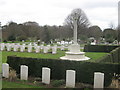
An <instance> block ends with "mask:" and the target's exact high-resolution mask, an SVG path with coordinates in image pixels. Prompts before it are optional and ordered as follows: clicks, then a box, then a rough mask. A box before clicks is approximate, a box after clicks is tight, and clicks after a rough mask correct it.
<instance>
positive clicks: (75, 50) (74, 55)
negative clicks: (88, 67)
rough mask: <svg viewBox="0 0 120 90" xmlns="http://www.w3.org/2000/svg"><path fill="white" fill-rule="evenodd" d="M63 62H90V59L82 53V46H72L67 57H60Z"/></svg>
mask: <svg viewBox="0 0 120 90" xmlns="http://www.w3.org/2000/svg"><path fill="white" fill-rule="evenodd" d="M60 59H62V60H73V61H84V60H89V59H90V58H89V57H86V56H85V52H81V51H80V45H78V44H72V45H71V46H70V51H69V52H66V55H65V56H63V57H60Z"/></svg>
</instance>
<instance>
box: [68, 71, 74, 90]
mask: <svg viewBox="0 0 120 90" xmlns="http://www.w3.org/2000/svg"><path fill="white" fill-rule="evenodd" d="M66 87H69V88H74V87H75V71H74V70H67V71H66Z"/></svg>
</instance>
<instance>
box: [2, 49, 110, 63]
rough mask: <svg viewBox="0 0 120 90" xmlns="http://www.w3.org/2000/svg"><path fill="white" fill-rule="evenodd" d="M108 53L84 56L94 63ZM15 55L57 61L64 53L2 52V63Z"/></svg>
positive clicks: (93, 53) (91, 53)
mask: <svg viewBox="0 0 120 90" xmlns="http://www.w3.org/2000/svg"><path fill="white" fill-rule="evenodd" d="M106 54H108V53H103V52H86V53H85V55H86V56H87V57H90V58H91V59H90V60H89V61H95V60H97V59H99V58H101V57H103V56H105V55H106ZM12 55H16V56H18V57H32V58H46V59H59V58H60V57H61V56H64V55H65V51H61V50H59V51H58V52H57V54H55V55H54V54H51V53H47V54H43V53H28V52H12V51H11V52H7V51H3V52H2V63H6V61H7V56H12Z"/></svg>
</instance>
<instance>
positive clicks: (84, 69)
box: [7, 56, 118, 86]
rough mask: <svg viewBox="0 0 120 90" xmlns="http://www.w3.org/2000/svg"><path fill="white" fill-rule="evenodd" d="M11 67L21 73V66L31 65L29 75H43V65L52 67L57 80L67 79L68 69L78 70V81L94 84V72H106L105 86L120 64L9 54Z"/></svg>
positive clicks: (53, 75) (52, 75) (54, 77)
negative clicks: (24, 56)
mask: <svg viewBox="0 0 120 90" xmlns="http://www.w3.org/2000/svg"><path fill="white" fill-rule="evenodd" d="M7 63H9V65H10V67H12V68H13V69H15V70H16V71H17V73H18V74H19V73H20V66H21V65H27V66H28V67H29V76H33V77H42V76H41V75H42V67H48V68H51V78H52V79H55V80H60V79H65V75H66V70H75V71H76V81H77V82H82V83H88V84H93V79H94V72H103V73H105V86H108V85H110V83H111V80H112V77H113V73H117V69H116V68H118V64H110V63H95V62H86V61H69V60H56V59H40V58H39V59H38V58H23V57H16V56H8V61H7Z"/></svg>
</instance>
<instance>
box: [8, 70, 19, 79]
mask: <svg viewBox="0 0 120 90" xmlns="http://www.w3.org/2000/svg"><path fill="white" fill-rule="evenodd" d="M16 79H17V75H16V71H15V70H13V69H11V70H10V71H9V80H10V81H14V80H16Z"/></svg>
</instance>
